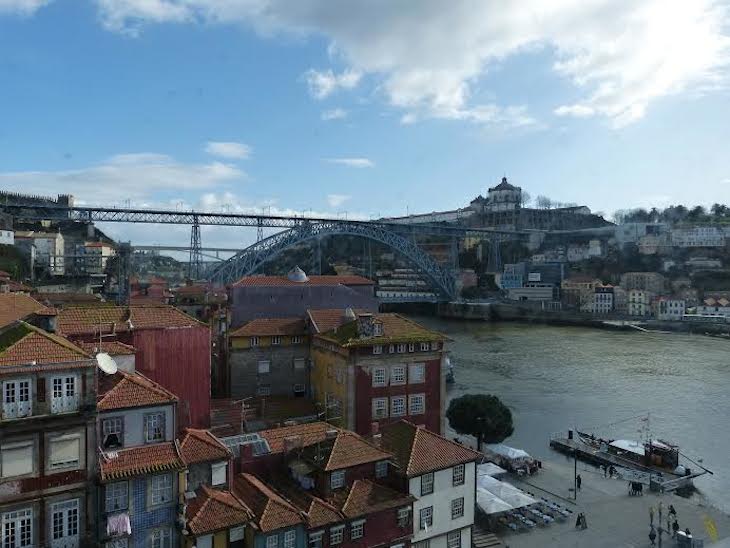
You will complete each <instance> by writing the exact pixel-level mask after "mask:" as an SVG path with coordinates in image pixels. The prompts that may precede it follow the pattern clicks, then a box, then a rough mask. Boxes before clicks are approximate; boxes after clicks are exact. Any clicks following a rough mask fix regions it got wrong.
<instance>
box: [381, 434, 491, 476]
mask: <svg viewBox="0 0 730 548" xmlns="http://www.w3.org/2000/svg"><path fill="white" fill-rule="evenodd" d="M382 447H383V449H387V450H388V451H390V452H391V453H393V456H394V461H395V462H396V463H397V465H398V466H399V467H400V469H401V470H402V471H403V473H405V474H406V476H408V477H413V476H420V475H422V474H425V473H427V472H435V471H436V470H443V469H445V468H450V467H452V466H455V465H457V464H464V463H467V462H472V461H476V460H478V459H480V458H481V457H482V455H481V454H480V453H477V452H476V451H472V450H471V449H469V448H468V447H464V446H463V445H460V444H458V443H456V442H454V441H451V440H448V439H446V438H444V437H443V436H439V435H438V434H434V433H433V432H430V431H429V430H426V429H425V428H421V427H418V426H416V425H415V424H412V423H410V422H408V421H405V420H401V421H398V422H396V423H392V424H388V425H385V426H383V428H382Z"/></svg>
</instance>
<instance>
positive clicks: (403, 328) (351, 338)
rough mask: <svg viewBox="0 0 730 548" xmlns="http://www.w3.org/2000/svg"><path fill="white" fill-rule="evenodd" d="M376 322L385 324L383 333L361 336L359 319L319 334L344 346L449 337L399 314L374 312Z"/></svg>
mask: <svg viewBox="0 0 730 548" xmlns="http://www.w3.org/2000/svg"><path fill="white" fill-rule="evenodd" d="M372 316H373V318H374V320H375V321H376V322H380V323H381V324H382V325H383V334H382V335H374V336H372V337H359V336H358V334H357V321H356V320H352V321H351V322H350V323H346V324H343V325H341V326H340V327H339V328H337V329H333V330H330V331H327V332H326V333H322V334H320V335H317V336H318V337H320V338H322V339H325V340H327V341H331V342H334V343H336V344H338V345H340V346H343V347H354V346H372V345H374V344H380V345H386V344H391V343H407V342H412V343H418V342H431V341H445V340H447V337H446V336H444V335H442V334H441V333H438V332H436V331H431V330H430V329H427V328H425V327H423V326H422V325H420V324H418V323H416V322H414V321H413V320H410V319H408V318H404V317H403V316H401V315H399V314H394V313H387V314H372Z"/></svg>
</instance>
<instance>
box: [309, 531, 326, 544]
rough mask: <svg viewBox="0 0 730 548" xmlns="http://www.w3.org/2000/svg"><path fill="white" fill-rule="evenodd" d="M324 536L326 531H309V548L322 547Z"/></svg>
mask: <svg viewBox="0 0 730 548" xmlns="http://www.w3.org/2000/svg"><path fill="white" fill-rule="evenodd" d="M323 536H324V531H315V532H314V533H309V548H322V537H323Z"/></svg>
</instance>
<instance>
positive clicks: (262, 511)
mask: <svg viewBox="0 0 730 548" xmlns="http://www.w3.org/2000/svg"><path fill="white" fill-rule="evenodd" d="M233 492H234V493H235V494H236V495H237V496H238V497H239V498H240V499H241V500H242V501H243V503H244V504H245V505H246V506H248V507H249V508H250V509H251V511H252V512H253V515H254V522H255V523H256V525H257V526H258V528H259V529H260V530H261V531H262V532H264V533H266V532H269V531H275V530H276V529H281V528H283V527H292V526H294V525H298V524H300V523H304V517H303V515H302V513H301V511H300V510H298V509H297V508H296V507H294V506H293V505H292V504H291V503H290V502H288V501H286V500H285V499H284V498H283V497H282V496H281V495H279V494H278V493H277V492H276V491H274V490H273V489H272V488H271V487H269V486H268V485H266V484H264V483H263V482H262V481H261V480H260V479H258V478H257V477H256V476H254V475H252V474H246V473H242V474H238V475H237V476H236V477H235V479H234V485H233Z"/></svg>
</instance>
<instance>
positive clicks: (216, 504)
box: [185, 485, 253, 535]
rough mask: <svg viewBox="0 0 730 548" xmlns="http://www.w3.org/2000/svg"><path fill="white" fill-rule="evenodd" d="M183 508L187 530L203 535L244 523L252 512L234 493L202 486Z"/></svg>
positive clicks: (251, 515) (250, 516) (248, 519)
mask: <svg viewBox="0 0 730 548" xmlns="http://www.w3.org/2000/svg"><path fill="white" fill-rule="evenodd" d="M196 495H197V496H196V497H195V498H194V499H192V500H190V501H188V504H187V508H186V509H185V518H186V519H187V527H188V530H189V531H190V532H191V533H192V534H193V535H204V534H206V533H213V532H215V531H220V530H221V529H228V528H230V527H237V526H239V525H245V524H246V523H248V522H249V521H250V520H251V518H252V517H253V513H252V512H251V510H249V509H248V508H247V507H246V505H245V504H244V503H243V501H241V499H239V498H238V497H237V496H236V495H234V494H233V493H231V492H229V491H218V490H215V489H211V488H210V487H207V486H205V485H204V486H202V487H201V488H200V489H199V490H198V491H197V492H196Z"/></svg>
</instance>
